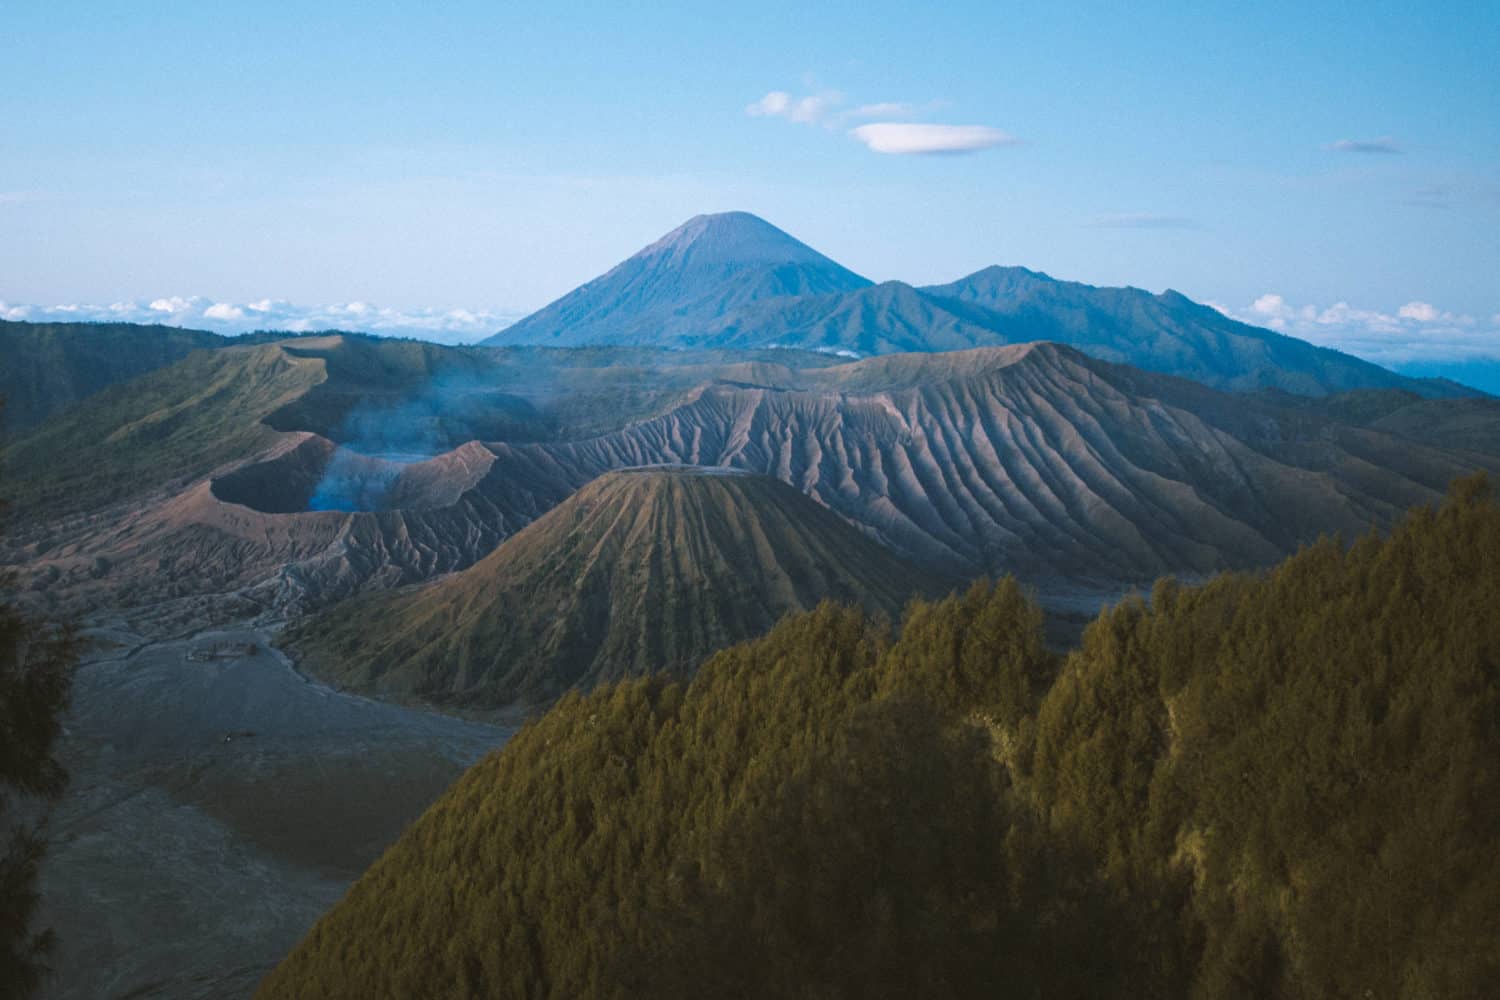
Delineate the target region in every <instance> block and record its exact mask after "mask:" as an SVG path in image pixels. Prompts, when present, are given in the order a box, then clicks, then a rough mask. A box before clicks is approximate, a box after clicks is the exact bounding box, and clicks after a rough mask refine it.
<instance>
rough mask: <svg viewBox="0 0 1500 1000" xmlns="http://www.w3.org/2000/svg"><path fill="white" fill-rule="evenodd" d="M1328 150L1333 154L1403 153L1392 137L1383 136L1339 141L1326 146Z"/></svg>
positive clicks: (1399, 144)
mask: <svg viewBox="0 0 1500 1000" xmlns="http://www.w3.org/2000/svg"><path fill="white" fill-rule="evenodd" d="M1328 149H1329V150H1330V151H1331V152H1334V153H1400V152H1404V150H1403V149H1402V148H1401V143H1399V142H1397V141H1396V140H1395V138H1394V137H1392V136H1388V135H1383V136H1380V137H1379V138H1378V139H1340V140H1339V141H1338V142H1331V143H1329V144H1328Z"/></svg>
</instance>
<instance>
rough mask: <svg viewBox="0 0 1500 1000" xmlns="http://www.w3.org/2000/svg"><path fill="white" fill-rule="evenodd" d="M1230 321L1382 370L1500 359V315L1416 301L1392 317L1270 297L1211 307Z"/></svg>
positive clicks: (1344, 306) (1380, 312) (1338, 305)
mask: <svg viewBox="0 0 1500 1000" xmlns="http://www.w3.org/2000/svg"><path fill="white" fill-rule="evenodd" d="M1210 304H1211V305H1212V306H1213V307H1214V308H1215V309H1217V310H1219V311H1220V312H1221V313H1223V314H1225V315H1226V316H1229V317H1230V318H1232V319H1237V320H1240V321H1241V322H1244V323H1252V324H1254V325H1256V326H1265V327H1270V328H1271V329H1273V330H1276V331H1278V332H1281V333H1285V334H1288V335H1289V336H1293V337H1298V338H1300V339H1302V340H1306V341H1310V342H1312V343H1314V344H1319V345H1321V346H1323V347H1333V348H1337V349H1338V350H1341V351H1346V352H1348V353H1350V354H1355V355H1358V356H1360V357H1362V358H1367V359H1369V360H1371V361H1374V362H1377V363H1379V364H1400V363H1403V362H1407V361H1454V360H1462V359H1466V358H1500V313H1497V314H1496V315H1495V316H1493V317H1491V318H1490V321H1489V322H1488V323H1484V322H1482V321H1480V320H1477V319H1475V318H1474V317H1473V316H1468V315H1463V314H1460V313H1453V312H1449V311H1447V310H1444V309H1440V308H1438V307H1437V306H1434V305H1432V304H1431V303H1429V302H1422V301H1412V302H1408V303H1406V304H1405V305H1403V306H1401V307H1400V308H1398V309H1397V310H1396V311H1395V312H1394V313H1388V312H1385V311H1383V310H1380V309H1367V308H1360V307H1357V306H1352V305H1350V304H1349V303H1347V302H1335V303H1334V304H1332V305H1330V306H1317V305H1311V304H1307V305H1294V304H1292V303H1290V302H1288V301H1287V300H1286V299H1285V298H1284V297H1283V296H1281V295H1278V294H1276V293H1274V292H1268V293H1266V294H1265V295H1262V296H1260V297H1259V298H1257V299H1256V300H1255V301H1254V302H1252V303H1250V305H1249V306H1247V307H1245V308H1244V309H1242V310H1237V309H1232V308H1228V307H1226V306H1223V305H1220V304H1218V303H1210Z"/></svg>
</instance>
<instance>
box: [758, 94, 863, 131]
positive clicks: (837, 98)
mask: <svg viewBox="0 0 1500 1000" xmlns="http://www.w3.org/2000/svg"><path fill="white" fill-rule="evenodd" d="M843 103H844V95H843V94H841V93H839V92H838V91H837V90H825V91H823V92H821V93H817V94H808V95H807V96H805V97H793V96H792V95H791V94H789V93H787V92H786V91H784V90H773V91H771V92H770V93H769V94H767V95H766V96H765V97H762V98H761V99H760V100H758V101H756V102H755V103H754V104H751V105H749V106H748V107H746V108H745V113H746V114H747V115H750V116H751V117H752V118H785V119H787V120H788V121H793V122H800V123H801V124H803V125H815V124H817V123H819V122H821V121H823V120H824V119H826V118H828V117H829V116H830V115H831V114H833V112H834V111H835V110H836V109H837V108H838V107H839V105H841V104H843Z"/></svg>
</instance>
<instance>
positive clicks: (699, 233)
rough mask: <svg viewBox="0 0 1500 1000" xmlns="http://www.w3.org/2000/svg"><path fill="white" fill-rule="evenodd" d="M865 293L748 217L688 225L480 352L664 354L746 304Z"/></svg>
mask: <svg viewBox="0 0 1500 1000" xmlns="http://www.w3.org/2000/svg"><path fill="white" fill-rule="evenodd" d="M869 284H870V281H869V280H868V279H866V278H862V277H860V276H859V275H857V274H855V273H854V272H853V271H850V270H849V269H848V268H846V267H844V266H842V265H841V264H838V263H836V262H834V261H832V260H829V259H828V258H827V257H825V256H823V255H822V254H820V253H818V252H817V251H816V250H814V249H813V248H812V247H810V246H808V245H807V244H806V243H803V242H802V241H800V240H798V239H795V238H794V237H792V236H790V235H788V234H787V233H784V232H782V231H781V230H780V229H777V228H776V227H775V226H773V225H771V224H770V223H769V222H767V221H765V220H764V219H761V218H759V217H757V216H754V215H751V214H750V213H749V212H724V213H722V214H719V215H696V216H694V217H693V218H691V219H689V220H688V221H687V222H684V223H683V224H682V225H680V226H678V227H677V228H676V229H674V230H672V231H671V232H670V233H668V234H667V235H665V236H663V237H662V238H661V239H659V240H657V241H656V242H655V243H652V244H651V245H650V246H648V247H646V248H645V249H643V250H641V251H639V252H638V253H636V254H635V255H633V256H631V257H630V258H629V259H627V260H625V261H624V262H622V263H621V264H619V265H617V266H616V267H614V268H613V269H612V270H610V271H609V272H607V273H606V274H603V275H601V276H600V277H598V278H595V279H594V280H593V281H590V282H589V283H588V284H586V285H583V286H581V287H579V288H577V289H574V290H573V291H572V292H569V293H568V294H567V295H564V296H563V297H562V298H560V299H558V300H557V301H556V302H553V303H552V304H551V305H549V306H546V307H544V308H543V309H541V310H540V311H538V312H535V313H533V314H532V315H530V316H528V317H526V318H525V319H523V320H521V321H520V322H519V323H516V324H515V325H513V326H509V327H507V328H506V329H504V330H502V331H501V332H500V333H498V334H496V335H495V336H493V337H491V338H489V339H488V340H486V341H485V343H486V344H490V345H506V344H547V345H551V346H559V347H575V346H581V345H587V344H602V343H608V344H653V345H656V344H672V343H677V342H680V341H685V340H693V339H698V338H701V337H702V336H703V334H704V333H705V332H706V331H708V330H710V329H712V328H713V327H714V326H715V325H717V324H718V323H719V322H720V321H721V320H722V319H723V318H724V317H725V316H727V315H731V314H734V313H737V312H739V311H740V310H743V309H744V308H746V307H748V306H750V305H751V304H752V303H759V302H761V301H763V300H772V299H789V300H790V299H796V298H801V297H805V296H822V295H828V294H832V293H839V292H848V291H853V290H854V289H857V288H864V287H866V286H868V285H869Z"/></svg>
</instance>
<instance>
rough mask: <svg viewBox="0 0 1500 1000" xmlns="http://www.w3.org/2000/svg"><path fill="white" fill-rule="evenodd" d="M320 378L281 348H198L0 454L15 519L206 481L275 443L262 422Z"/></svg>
mask: <svg viewBox="0 0 1500 1000" xmlns="http://www.w3.org/2000/svg"><path fill="white" fill-rule="evenodd" d="M324 377H325V372H324V367H323V364H322V362H321V361H318V360H315V359H309V358H297V357H293V356H291V355H290V354H288V353H287V352H285V351H283V350H282V349H281V348H280V347H278V346H276V345H274V344H269V345H264V346H260V347H228V348H223V349H221V350H217V351H202V352H198V353H194V354H191V355H189V356H188V357H186V358H184V359H183V360H182V361H180V362H178V363H177V364H175V365H172V366H170V367H167V368H164V369H161V370H159V371H155V372H151V373H150V374H147V375H145V376H142V377H141V378H139V379H136V380H135V381H132V382H129V383H126V384H124V385H116V386H112V387H110V388H108V389H105V390H104V391H102V392H100V393H98V394H96V395H95V396H93V397H91V398H90V399H88V400H86V401H85V402H83V403H81V404H80V405H79V406H77V407H75V408H74V409H73V410H71V411H70V412H69V413H67V414H65V415H64V416H62V417H61V418H59V419H58V420H55V421H51V422H49V423H48V424H46V425H44V426H43V427H41V428H39V429H38V430H37V431H36V433H33V434H31V435H29V436H28V437H25V438H22V439H21V440H19V441H17V442H15V443H14V444H12V445H11V446H10V447H8V448H6V449H5V450H4V451H3V452H0V461H3V462H4V463H5V465H6V466H7V470H8V473H9V476H10V480H11V482H12V483H14V484H15V485H14V487H13V488H14V491H15V492H14V494H13V496H12V498H11V499H12V500H13V502H14V504H15V516H16V517H17V518H18V519H20V518H44V517H46V518H55V517H59V516H62V515H64V514H69V513H74V512H77V511H85V510H93V509H96V508H98V507H100V506H102V505H104V504H108V503H112V502H115V501H119V500H124V499H128V498H129V497H131V496H134V495H136V494H139V493H142V492H146V491H148V490H150V489H153V488H157V487H161V486H164V485H167V484H169V483H172V482H174V481H181V480H186V479H191V478H195V477H197V476H201V475H204V474H206V473H208V472H209V471H211V470H212V469H214V468H215V467H217V466H218V465H220V464H222V463H224V462H227V461H230V460H232V459H234V458H237V457H241V456H244V455H247V454H249V453H251V452H253V451H254V450H255V449H257V448H260V447H263V446H265V445H268V444H270V443H271V442H272V441H274V439H275V437H276V432H275V431H273V430H271V429H270V428H269V427H266V426H264V425H263V424H262V423H261V422H260V421H261V419H262V418H263V417H265V416H266V415H267V414H269V413H271V412H273V411H275V410H276V409H277V408H279V407H281V406H284V405H285V404H286V403H287V402H289V401H290V400H292V399H294V398H296V397H297V396H299V395H301V394H302V393H304V392H306V391H307V390H308V389H310V388H311V387H312V386H314V385H316V384H317V383H319V382H321V381H322V380H323V378H324Z"/></svg>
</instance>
